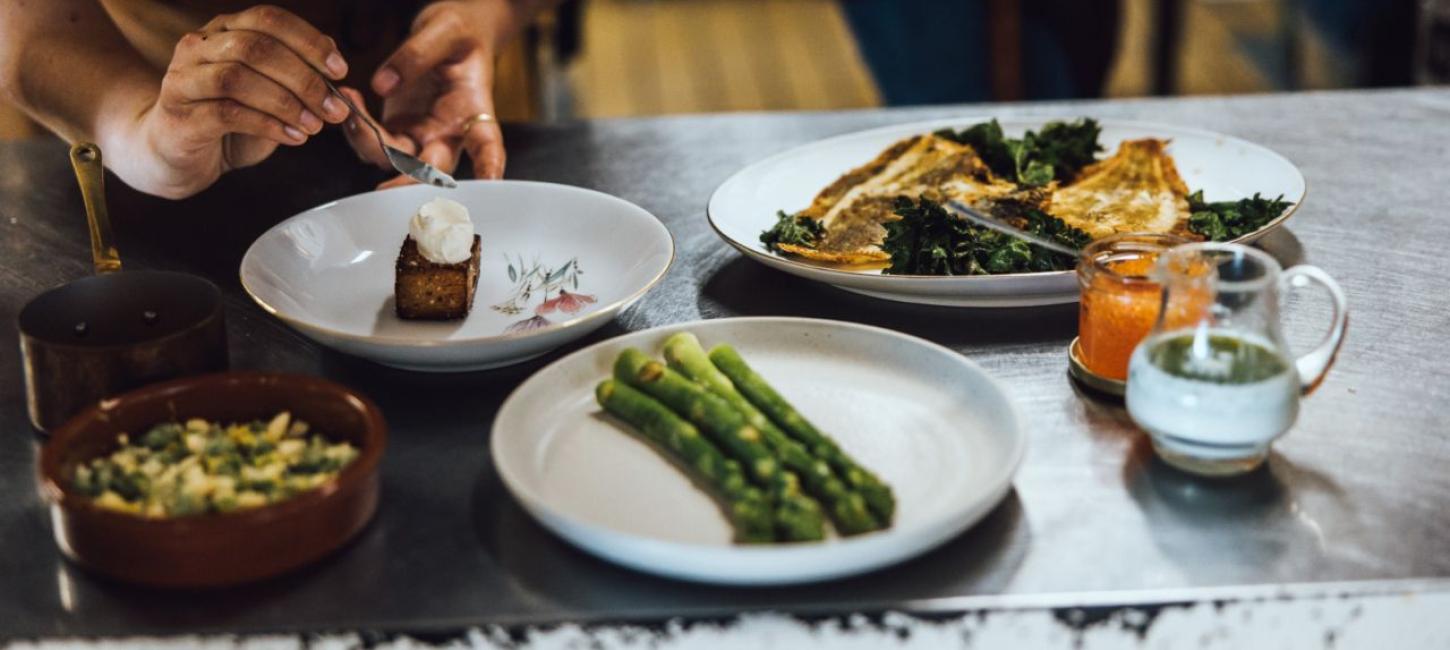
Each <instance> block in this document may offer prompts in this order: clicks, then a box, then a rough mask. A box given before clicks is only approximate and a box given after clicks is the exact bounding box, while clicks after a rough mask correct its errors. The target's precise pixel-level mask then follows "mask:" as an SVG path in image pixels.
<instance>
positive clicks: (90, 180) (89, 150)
mask: <svg viewBox="0 0 1450 650" xmlns="http://www.w3.org/2000/svg"><path fill="white" fill-rule="evenodd" d="M70 164H71V167H73V168H75V172H76V181H77V182H78V183H80V186H81V199H83V200H84V201H85V203H86V221H87V222H88V223H89V224H90V228H91V260H92V262H94V264H95V266H96V273H110V272H112V271H119V270H121V253H120V252H119V251H117V250H116V245H115V238H114V237H113V236H112V235H111V215H110V213H109V212H107V211H106V168H105V166H104V165H102V164H101V148H100V147H97V146H96V145H95V144H92V143H90V142H77V143H76V144H75V145H74V146H72V147H71V148H70Z"/></svg>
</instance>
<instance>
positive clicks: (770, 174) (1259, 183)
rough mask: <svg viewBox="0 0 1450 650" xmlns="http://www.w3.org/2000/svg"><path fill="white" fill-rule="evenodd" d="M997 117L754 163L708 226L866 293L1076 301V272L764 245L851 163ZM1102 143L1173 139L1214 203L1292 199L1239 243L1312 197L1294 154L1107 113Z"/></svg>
mask: <svg viewBox="0 0 1450 650" xmlns="http://www.w3.org/2000/svg"><path fill="white" fill-rule="evenodd" d="M989 119H991V118H990V117H978V118H970V117H969V118H950V119H944V120H934V121H930V122H916V123H912V124H902V125H897V126H888V127H883V128H878V129H871V130H868V131H861V132H857V133H850V134H846V135H841V136H836V137H832V138H826V139H824V140H819V141H817V142H813V143H810V144H806V145H802V146H800V147H796V148H794V149H791V150H788V151H785V152H783V153H780V154H777V155H775V156H772V157H770V158H767V159H765V160H762V161H760V162H757V163H755V164H753V165H750V166H748V167H746V168H744V169H742V170H740V171H739V172H736V173H735V174H734V175H733V176H731V177H730V178H729V179H727V180H726V181H725V182H724V183H722V184H721V185H720V187H719V188H717V189H716V190H715V193H714V194H713V195H711V197H710V201H709V204H708V206H707V208H706V212H707V214H708V216H709V220H710V225H711V226H712V227H713V228H714V229H715V232H716V233H717V234H719V235H720V237H721V238H722V239H724V240H725V241H726V242H727V243H729V244H730V245H731V246H734V247H735V248H736V249H738V250H740V252H742V253H744V254H745V255H746V256H747V257H750V258H751V259H754V260H756V261H758V262H761V263H763V264H765V265H767V266H770V267H772V268H775V269H779V270H781V271H785V272H786V273H790V274H792V275H797V276H800V277H803V278H806V279H810V280H815V281H817V282H823V283H826V284H829V285H833V286H836V287H839V288H841V289H845V290H847V291H852V292H856V293H860V294H864V295H868V296H873V297H877V298H884V299H887V300H896V301H902V302H913V303H920V304H929V305H943V306H951V307H1028V306H1037V305H1052V304H1061V303H1070V302H1074V301H1076V300H1077V296H1078V287H1077V281H1076V279H1075V277H1074V274H1073V272H1072V271H1051V272H1045V273H1012V274H1004V275H974V276H955V277H942V276H919V275H883V274H882V273H881V271H880V270H879V269H869V270H860V269H845V268H836V267H832V266H830V265H825V264H819V263H812V262H808V261H804V260H799V259H794V258H788V257H783V256H780V255H777V254H775V253H772V252H770V251H768V250H766V248H765V246H764V245H763V244H761V243H760V233H761V232H763V231H765V230H766V229H768V228H770V227H771V226H772V225H773V224H774V223H775V215H776V212H777V211H780V210H785V211H787V212H790V211H794V210H801V209H804V208H805V207H806V206H808V205H810V203H811V200H812V199H813V198H814V197H815V195H816V193H818V192H819V191H820V190H821V189H822V188H824V187H826V186H827V185H829V184H830V183H832V182H834V181H835V180H836V179H837V178H839V177H840V176H841V175H842V174H844V173H845V172H847V171H849V170H850V169H852V168H854V167H856V166H858V165H862V164H865V163H866V162H868V161H870V160H871V159H873V158H875V157H876V155H877V154H879V153H880V152H881V151H882V150H883V149H885V148H886V147H888V146H890V145H891V144H892V143H894V142H896V141H898V140H901V139H902V138H906V137H909V136H912V135H916V134H920V133H930V132H932V131H935V130H937V129H942V128H948V127H950V128H965V127H968V126H971V125H973V124H977V123H980V122H985V121H987V120H989ZM999 121H1000V122H1001V124H1002V129H1003V131H1004V132H1006V133H1007V134H1008V135H1009V136H1013V137H1020V136H1021V135H1022V133H1023V132H1024V131H1026V130H1028V129H1040V128H1041V127H1042V125H1043V124H1045V123H1046V121H1047V120H1046V119H1043V118H1032V119H1001V120H999ZM1099 123H1100V124H1101V125H1102V129H1103V130H1102V135H1101V136H1100V137H1099V142H1100V143H1101V144H1102V145H1103V149H1104V151H1103V152H1102V153H1100V154H1099V156H1106V155H1110V154H1112V153H1113V152H1114V151H1116V150H1117V148H1118V144H1119V143H1121V142H1122V141H1124V140H1133V139H1138V138H1167V139H1170V140H1171V143H1170V145H1169V147H1168V153H1169V154H1170V155H1172V156H1173V159H1174V162H1175V163H1176V165H1177V167H1178V172H1179V174H1180V175H1181V176H1182V177H1183V180H1184V182H1185V183H1187V185H1188V187H1189V189H1190V190H1200V189H1201V190H1203V193H1204V197H1205V198H1206V199H1207V200H1209V201H1232V200H1237V199H1241V198H1245V197H1248V196H1252V195H1253V194H1254V193H1255V192H1258V193H1261V194H1263V195H1264V196H1267V197H1270V198H1272V197H1276V196H1279V195H1283V197H1284V199H1285V200H1287V201H1292V202H1293V205H1292V206H1290V207H1289V209H1287V210H1285V211H1284V214H1282V215H1279V217H1278V218H1276V219H1274V220H1273V221H1271V222H1269V223H1267V224H1265V225H1264V227H1263V228H1260V229H1259V230H1257V231H1255V232H1253V233H1250V234H1248V235H1246V236H1244V237H1240V238H1239V239H1237V240H1235V241H1237V242H1240V243H1249V242H1253V241H1255V240H1257V239H1258V238H1260V237H1263V236H1264V235H1266V234H1268V233H1269V232H1271V231H1272V230H1274V229H1275V228H1277V227H1279V226H1280V225H1281V224H1282V223H1283V222H1284V220H1285V219H1288V218H1289V216H1290V215H1291V214H1293V213H1294V211H1295V209H1297V208H1298V207H1299V205H1301V204H1302V203H1303V201H1304V194H1305V191H1306V184H1305V181H1304V175H1303V174H1302V173H1300V171H1299V169H1298V168H1297V167H1295V166H1294V164H1293V163H1291V162H1289V160H1288V159H1286V158H1284V157H1283V156H1281V155H1279V154H1278V153H1275V152H1274V151H1272V150H1270V149H1268V148H1265V147H1263V146H1261V145H1258V144H1254V143H1252V142H1248V141H1246V140H1242V139H1239V138H1235V137H1232V136H1228V135H1224V134H1221V133H1214V132H1212V131H1204V130H1200V129H1193V128H1186V127H1181V126H1173V125H1168V124H1151V123H1143V122H1131V121H1123V120H1099Z"/></svg>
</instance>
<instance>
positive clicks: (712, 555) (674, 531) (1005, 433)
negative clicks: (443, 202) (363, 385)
mask: <svg viewBox="0 0 1450 650" xmlns="http://www.w3.org/2000/svg"><path fill="white" fill-rule="evenodd" d="M680 331H690V332H694V333H695V334H696V335H698V336H699V337H700V339H701V341H702V343H703V344H704V345H705V346H706V347H707V348H708V347H710V346H713V345H715V344H718V343H722V342H728V343H730V344H731V345H733V346H735V348H736V349H737V350H739V352H740V353H741V355H743V356H744V357H745V359H746V360H747V361H748V362H749V363H750V364H751V365H752V366H753V367H754V368H756V369H757V370H758V371H759V372H760V373H761V374H762V375H763V376H764V377H765V378H766V379H767V380H768V381H770V382H771V383H772V385H773V386H774V387H775V388H776V389H777V390H779V391H780V392H781V393H782V394H783V395H784V396H785V397H786V398H787V399H789V400H791V401H792V403H793V404H794V405H795V406H796V407H797V408H798V409H800V410H801V412H802V413H803V414H804V415H805V416H806V417H807V418H809V419H811V420H812V421H814V422H815V423H816V424H817V425H818V426H820V427H821V428H822V430H824V431H826V432H828V433H829V434H830V435H831V436H833V437H834V438H835V439H836V440H837V441H838V442H839V443H840V444H841V446H842V447H843V448H845V449H846V451H847V452H849V453H850V454H851V455H852V456H853V457H854V458H855V459H856V460H857V462H859V463H860V464H861V465H862V466H864V467H867V468H869V469H871V470H873V471H875V472H876V473H877V474H878V475H879V476H880V477H881V478H882V479H883V480H884V481H886V482H887V483H888V484H890V485H891V486H892V488H893V490H894V491H895V493H896V498H897V514H896V520H895V522H894V525H893V526H892V527H891V528H889V529H886V530H883V531H878V532H873V533H868V534H865V535H859V536H855V537H851V538H837V537H830V538H828V539H826V540H825V541H822V542H807V543H781V544H767V545H738V544H733V543H732V542H731V529H730V526H729V524H728V523H727V522H726V520H725V519H724V516H723V515H722V514H721V513H720V510H719V508H718V507H717V506H716V505H715V503H714V502H713V501H712V500H711V499H710V498H709V497H708V496H707V495H706V494H705V493H704V492H702V491H701V490H700V489H699V488H697V487H696V486H695V485H694V484H693V483H692V482H691V481H690V479H689V478H688V477H686V476H685V475H684V474H683V473H682V472H681V471H680V470H679V469H677V468H676V467H675V466H674V465H673V464H672V463H671V462H669V461H667V460H666V459H665V458H663V457H662V456H661V455H660V454H659V453H658V452H657V451H656V450H655V449H653V448H651V446H650V445H648V444H647V443H645V442H643V441H641V440H640V439H638V438H636V437H635V435H634V434H633V433H632V432H630V431H629V429H628V427H627V425H625V424H623V423H621V422H619V421H618V420H615V419H614V418H612V417H610V416H608V415H606V414H604V412H603V411H602V409H601V408H600V407H599V406H598V405H597V404H596V403H595V400H594V388H595V386H596V385H597V384H598V383H599V382H600V381H601V380H603V379H605V378H606V377H608V376H609V375H610V371H611V366H612V364H613V362H614V359H615V357H616V356H617V355H618V353H619V352H620V351H621V350H623V349H624V348H626V347H630V346H633V347H638V348H640V349H642V350H645V351H647V352H650V353H651V354H656V355H657V354H658V349H659V346H660V344H661V343H662V342H663V341H664V340H665V339H666V338H667V337H668V336H669V335H670V334H673V333H675V332H680ZM1018 422H1019V418H1018V415H1017V412H1016V409H1015V407H1014V406H1013V404H1012V401H1011V399H1010V398H1009V397H1008V395H1007V393H1006V392H1005V390H1004V389H1003V388H1002V386H1001V385H1000V384H999V383H997V382H996V381H995V380H993V379H992V378H991V377H990V376H989V375H988V374H987V373H986V372H985V371H983V370H982V369H981V368H980V367H978V366H977V365H976V364H975V363H973V362H971V361H970V360H968V359H966V358H965V357H963V356H961V355H960V354H957V353H955V352H953V351H951V350H949V349H947V348H944V347H941V346H939V345H936V344H934V343H930V342H928V341H924V340H922V339H919V338H916V337H913V336H908V335H906V334H901V333H898V332H893V331H890V330H885V329H880V328H876V327H870V326H865V325H858V324H853V323H843V322H838V321H826V320H813V319H800V318H730V319H720V320H710V321H700V322H694V323H684V324H678V325H671V326H667V327H661V328H656V329H651V330H646V331H642V332H636V333H633V334H628V335H625V336H621V337H618V338H615V339H611V340H608V341H604V342H601V343H598V344H595V345H593V346H590V347H588V348H585V349H583V350H579V351H577V352H575V353H573V354H570V355H569V356H566V357H564V358H562V359H560V360H558V361H555V362H554V363H553V364H551V365H549V366H548V367H546V368H544V369H542V370H540V371H539V372H538V373H536V374H535V375H534V376H533V377H531V378H529V379H528V380H527V381H525V382H524V383H523V384H522V385H520V386H519V387H518V389H516V390H515V391H514V392H513V394H512V395H510V396H509V398H508V399H507V400H506V401H505V402H504V404H503V406H502V408H501V409H500V410H499V413H498V417H497V418H496V419H495V421H494V424H493V432H492V439H491V441H490V445H491V452H492V458H493V463H494V466H495V467H496V469H497V470H498V473H499V476H500V478H501V479H502V481H503V483H504V485H505V486H506V487H507V488H508V490H509V491H510V492H511V493H512V494H513V495H514V497H515V498H516V499H517V500H518V502H519V503H520V504H522V506H523V507H524V509H525V510H527V511H528V512H529V513H530V514H531V515H532V516H533V517H534V518H535V519H536V520H537V521H539V522H540V523H541V524H543V526H545V527H546V528H548V529H549V530H551V531H553V532H554V533H555V534H557V535H559V536H560V537H562V538H564V539H565V540H567V541H569V542H571V543H573V544H575V545H576V546H578V547H580V548H582V549H584V550H586V551H588V552H590V553H593V554H595V555H597V556H599V557H602V558H604V559H606V560H609V561H612V562H615V563H618V564H621V565H624V566H627V567H631V568H634V569H637V570H640V571H644V572H648V573H653V574H657V575H662V576H667V577H672V578H677V579H684V580H692V581H699V582H708V583H715V584H732V585H781V584H793V583H802V582H809V581H816V580H827V579H831V578H838V577H842V576H847V575H853V574H857V573H862V572H865V571H869V570H872V569H876V568H879V567H883V566H886V565H890V564H894V563H897V562H900V561H903V560H906V559H908V558H911V557H914V556H916V555H919V554H921V553H924V552H926V551H928V550H930V549H932V548H934V547H936V546H938V545H939V544H941V543H943V542H945V541H947V540H949V539H951V538H953V537H954V536H956V535H958V534H960V533H961V532H962V531H964V530H966V529H967V528H969V527H971V526H972V525H973V524H974V523H976V522H977V521H978V520H980V519H981V518H982V517H983V516H985V515H986V514H987V513H988V512H989V511H990V510H991V509H992V508H993V507H994V506H995V505H996V504H997V503H998V502H999V501H1001V499H1002V498H1003V497H1004V496H1005V495H1006V494H1007V492H1008V490H1009V489H1010V488H1011V484H1012V477H1013V475H1014V474H1015V473H1016V470H1017V467H1018V465H1019V463H1020V462H1021V460H1022V457H1023V454H1024V452H1025V450H1026V445H1027V440H1026V436H1025V435H1024V434H1023V432H1022V430H1021V428H1020V425H1019V423H1018Z"/></svg>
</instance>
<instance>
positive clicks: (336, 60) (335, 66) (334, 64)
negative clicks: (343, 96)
mask: <svg viewBox="0 0 1450 650" xmlns="http://www.w3.org/2000/svg"><path fill="white" fill-rule="evenodd" d="M327 71H328V72H331V73H332V76H333V78H335V79H341V78H343V77H345V76H347V61H343V60H342V55H341V54H338V53H337V52H333V53H332V54H329V55H327Z"/></svg>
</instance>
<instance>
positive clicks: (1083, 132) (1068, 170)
mask: <svg viewBox="0 0 1450 650" xmlns="http://www.w3.org/2000/svg"><path fill="white" fill-rule="evenodd" d="M1100 132H1102V127H1100V126H1098V122H1097V120H1094V119H1092V118H1088V117H1085V118H1083V119H1080V120H1077V121H1075V122H1048V123H1047V124H1046V125H1045V126H1043V127H1042V130H1041V131H1037V132H1034V131H1028V132H1027V133H1026V134H1025V135H1023V136H1022V137H1021V138H1020V139H1019V138H1009V137H1006V136H1005V135H1003V133H1002V125H1001V124H1000V123H998V122H997V120H992V121H990V122H983V123H981V124H977V125H974V126H971V127H969V128H966V129H962V130H961V131H953V130H951V129H942V130H940V131H937V132H936V135H937V136H938V137H943V138H946V139H948V140H952V141H954V142H959V143H962V144H966V145H970V146H971V147H972V149H975V150H976V152H977V155H979V156H981V157H982V161H983V162H985V163H986V164H987V166H988V167H990V168H991V169H992V172H993V173H995V174H997V175H998V176H1001V177H1003V178H1007V179H1011V180H1013V181H1015V182H1016V183H1017V184H1018V185H1022V186H1026V187H1041V186H1043V185H1046V184H1048V183H1050V182H1052V180H1054V179H1056V180H1059V181H1062V182H1067V181H1070V180H1072V179H1073V177H1075V176H1077V173H1078V171H1080V170H1082V168H1083V167H1086V166H1088V165H1090V164H1092V162H1093V161H1094V160H1096V158H1097V154H1098V152H1099V151H1102V150H1103V147H1102V145H1100V144H1098V134H1099V133H1100Z"/></svg>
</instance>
